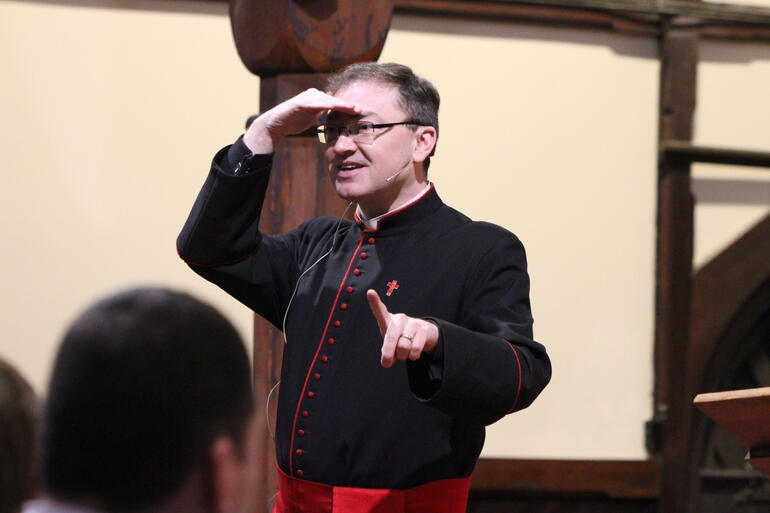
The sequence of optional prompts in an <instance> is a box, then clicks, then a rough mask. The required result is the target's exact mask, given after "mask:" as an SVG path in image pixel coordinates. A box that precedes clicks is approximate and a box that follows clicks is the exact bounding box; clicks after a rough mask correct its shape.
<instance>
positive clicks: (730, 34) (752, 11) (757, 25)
mask: <svg viewBox="0 0 770 513" xmlns="http://www.w3.org/2000/svg"><path fill="white" fill-rule="evenodd" d="M395 12H396V13H397V14H418V15H429V16H453V17H462V18H464V19H473V18H477V19H492V20H498V21H500V20H504V21H514V22H530V23H540V24H557V25H570V26H577V27H583V28H596V29H605V30H613V31H616V32H621V33H628V34H639V35H644V34H647V35H653V34H654V35H658V34H660V33H661V31H662V26H663V25H665V24H667V23H670V21H671V20H672V19H677V20H678V21H676V22H677V23H684V24H688V25H691V26H697V27H698V28H699V29H700V35H701V37H705V38H713V39H730V40H751V41H764V42H770V9H768V8H763V7H754V6H743V5H732V4H712V3H705V2H694V1H687V0H657V1H655V0H526V1H521V0H500V1H490V0H472V1H471V0H395Z"/></svg>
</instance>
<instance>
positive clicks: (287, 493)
mask: <svg viewBox="0 0 770 513" xmlns="http://www.w3.org/2000/svg"><path fill="white" fill-rule="evenodd" d="M470 483H471V478H470V477H464V478H457V479H442V480H441V481H432V482H430V483H426V484H424V485H420V486H416V487H414V488H409V489H407V490H387V489H378V488H349V487H346V486H330V485H325V484H321V483H315V482H313V481H306V480H304V479H297V478H295V477H292V476H289V475H286V474H285V473H284V472H283V471H281V469H278V486H279V492H278V499H277V501H276V503H275V508H274V509H273V513H465V508H466V505H467V503H468V489H469V488H470Z"/></svg>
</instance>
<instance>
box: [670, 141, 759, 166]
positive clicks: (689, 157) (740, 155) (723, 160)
mask: <svg viewBox="0 0 770 513" xmlns="http://www.w3.org/2000/svg"><path fill="white" fill-rule="evenodd" d="M659 152H660V157H661V158H662V159H664V160H674V161H681V162H687V163H692V162H709V163H714V164H730V165H736V166H754V167H764V168H768V169H770V152H762V151H748V150H736V149H733V148H715V147H708V146H696V145H694V144H691V143H689V142H687V141H663V142H661V144H660V148H659Z"/></svg>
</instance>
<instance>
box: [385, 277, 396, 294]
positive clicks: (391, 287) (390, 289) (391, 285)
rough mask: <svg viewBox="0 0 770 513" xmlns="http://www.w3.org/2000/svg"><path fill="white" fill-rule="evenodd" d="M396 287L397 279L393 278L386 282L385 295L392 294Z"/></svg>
mask: <svg viewBox="0 0 770 513" xmlns="http://www.w3.org/2000/svg"><path fill="white" fill-rule="evenodd" d="M396 289H398V281H397V280H393V281H389V282H388V291H387V292H386V293H385V295H386V296H390V295H393V291H394V290H396Z"/></svg>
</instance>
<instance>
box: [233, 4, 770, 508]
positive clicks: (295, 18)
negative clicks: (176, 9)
mask: <svg viewBox="0 0 770 513" xmlns="http://www.w3.org/2000/svg"><path fill="white" fill-rule="evenodd" d="M394 10H395V12H399V13H408V14H414V15H442V16H461V17H463V18H466V19H468V18H481V19H494V20H510V21H515V22H525V23H539V24H549V25H554V24H555V25H560V26H571V27H582V28H586V29H599V30H610V31H615V32H620V33H626V34H636V35H645V36H649V37H654V38H657V39H658V40H659V41H660V58H661V62H662V68H661V70H662V71H661V81H660V116H659V119H660V127H659V139H660V146H659V149H660V158H659V162H660V164H659V174H658V181H659V191H658V193H659V195H658V244H657V277H656V285H657V287H656V321H655V322H656V327H655V328H656V329H655V333H656V336H655V391H654V399H655V407H654V412H653V418H652V420H651V421H650V422H649V425H648V449H649V452H650V455H651V457H650V460H649V461H639V462H590V461H589V462H575V461H541V460H538V461H527V460H482V461H480V462H479V464H478V466H477V471H476V473H475V474H474V478H473V484H472V491H471V503H470V506H469V511H509V510H510V509H511V507H513V506H526V509H527V511H533V512H536V511H546V510H547V511H549V512H552V511H572V512H574V511H594V512H596V511H613V512H623V511H628V512H631V511H651V510H653V509H655V510H659V511H660V512H661V513H687V512H690V511H693V510H692V508H693V507H694V506H693V504H694V503H693V500H692V499H693V497H694V494H696V493H697V483H696V478H697V472H696V468H695V464H694V462H695V457H694V454H695V453H694V451H695V450H696V447H697V443H696V441H695V438H696V437H695V434H694V433H695V428H694V426H695V424H696V418H695V416H694V412H693V410H692V407H691V404H690V401H691V399H692V397H693V396H694V395H695V392H696V391H697V390H698V389H699V387H701V386H702V385H703V383H704V379H705V378H704V376H706V375H707V368H708V365H709V359H708V358H706V357H696V358H695V359H693V358H692V357H693V354H694V353H695V349H696V348H700V349H703V347H704V346H705V347H706V348H709V349H711V350H714V351H715V350H716V347H717V343H716V342H715V341H714V340H707V338H708V334H707V335H705V336H704V337H702V338H698V336H699V335H703V334H704V333H705V332H704V330H703V327H704V324H705V325H707V324H709V322H710V321H708V320H704V318H703V317H700V316H699V315H700V314H702V313H703V312H704V311H710V309H713V305H711V304H710V303H709V299H708V298H704V297H702V296H699V295H698V294H699V293H700V291H702V290H706V291H708V289H700V288H698V283H700V282H697V277H696V282H697V283H695V287H694V280H693V275H692V253H693V212H694V200H693V197H692V194H691V192H690V164H691V163H692V162H721V163H733V164H744V165H746V164H747V163H748V164H749V165H760V166H770V154H763V153H756V152H741V151H732V150H721V149H718V148H702V147H695V146H692V145H691V139H692V124H693V111H694V107H695V102H696V70H697V63H698V41H699V40H700V39H702V38H716V39H725V40H751V41H764V42H769V43H770V9H763V8H757V7H743V6H731V5H717V4H706V3H702V2H700V1H696V0H657V1H653V0H527V1H516V0H509V1H503V0H498V1H484V0H476V1H467V0H395V1H393V0H377V1H376V2H353V1H352V0H347V1H346V0H263V1H261V2H260V1H257V0H231V1H230V14H231V21H232V28H233V34H234V36H235V41H236V46H237V48H238V53H239V55H240V56H241V58H242V60H243V62H244V64H245V65H246V67H247V68H248V69H250V70H251V71H252V72H253V73H256V74H258V75H260V77H262V81H261V105H260V108H261V110H263V111H264V110H266V109H268V108H270V107H271V106H272V105H275V104H276V103H278V102H280V101H282V100H283V99H286V98H288V97H290V96H292V95H293V94H296V93H297V92H299V91H301V90H303V89H305V88H307V87H310V86H315V87H318V86H319V85H320V84H321V83H322V81H323V79H324V74H325V73H328V72H329V71H331V70H334V69H337V68H339V67H342V66H344V65H346V64H348V63H351V62H355V61H366V60H376V59H377V57H378V55H379V53H380V51H381V49H382V46H383V44H384V41H385V38H386V36H387V31H388V28H389V25H390V18H391V15H392V13H393V11H394ZM362 27H365V29H363V30H362ZM289 169H291V170H292V172H291V173H289V172H288V170H289ZM300 184H301V186H300ZM309 184H311V185H312V184H314V185H315V188H313V187H308V185H309ZM343 208H344V207H343V206H342V204H341V203H340V201H339V200H338V199H337V198H336V196H335V195H334V194H333V192H332V190H331V188H330V187H329V185H328V181H327V180H326V177H325V173H324V170H323V164H322V158H321V155H320V150H319V148H318V147H317V145H316V144H315V141H314V140H312V139H311V138H310V136H306V135H300V136H297V137H293V138H290V139H289V140H288V141H287V142H286V143H285V144H284V145H283V146H282V147H280V148H278V149H277V151H276V159H275V166H274V172H273V178H272V180H271V186H270V190H269V193H268V198H267V199H266V203H265V215H264V216H263V225H262V228H263V229H264V230H265V231H267V232H278V231H283V230H286V229H288V228H290V227H293V226H295V225H297V224H298V223H299V222H300V221H302V220H304V219H306V218H309V217H312V216H315V215H320V214H326V213H331V214H337V215H339V213H340V212H342V210H343ZM765 224H767V225H768V228H765V229H764V230H765V231H767V230H768V229H770V221H768V222H767V223H765ZM763 233H764V232H763ZM766 240H770V238H767V239H766ZM767 251H768V252H770V247H768V248H767ZM767 261H770V257H768V258H767V259H765V260H764V262H767ZM757 267H758V266H757V265H755V266H754V267H753V268H757ZM767 267H768V266H766V265H765V268H767ZM744 269H745V267H744ZM758 272H759V277H760V278H761V277H763V276H765V275H767V274H768V273H770V270H768V269H762V268H760V269H759V271H758ZM763 273H764V274H763ZM713 276H714V275H711V274H708V275H706V278H703V280H701V281H704V282H706V283H709V282H710V281H709V280H711V281H714V280H716V281H718V280H719V277H716V278H714V277H713ZM756 276H757V275H754V277H753V278H751V279H748V278H747V282H746V284H745V286H743V288H741V291H742V292H743V293H744V294H745V295H751V294H753V293H754V291H755V289H756V283H757V281H756V280H757V277H756ZM739 288H740V287H739ZM741 298H743V296H736V297H735V300H736V301H739V300H740V299H741ZM744 299H745V298H744ZM693 312H695V315H694V313H693ZM717 333H722V332H721V331H718V332H717ZM282 344H283V339H282V338H281V336H280V335H279V334H278V333H277V332H276V331H275V330H273V328H272V327H271V326H269V325H268V324H267V323H265V322H264V321H262V320H261V319H259V318H256V319H255V351H254V361H255V373H256V375H257V376H259V381H258V382H257V393H258V394H260V395H263V396H266V395H267V394H268V391H269V390H270V389H271V388H272V386H273V384H274V383H275V382H277V379H278V374H279V373H280V359H281V352H282ZM701 354H711V353H701ZM693 362H695V363H694V364H693ZM683 384H684V386H683ZM275 404H276V403H275V401H274V402H273V403H272V406H273V407H274V406H275ZM272 454H273V452H272V441H271V440H270V439H267V438H266V439H265V441H264V458H263V461H265V462H266V467H265V475H264V479H263V481H262V483H261V488H260V494H261V496H262V497H263V498H264V499H265V502H266V503H268V502H269V499H270V498H269V496H268V490H275V489H276V485H275V477H274V468H273V464H272V462H273V456H272Z"/></svg>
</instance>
